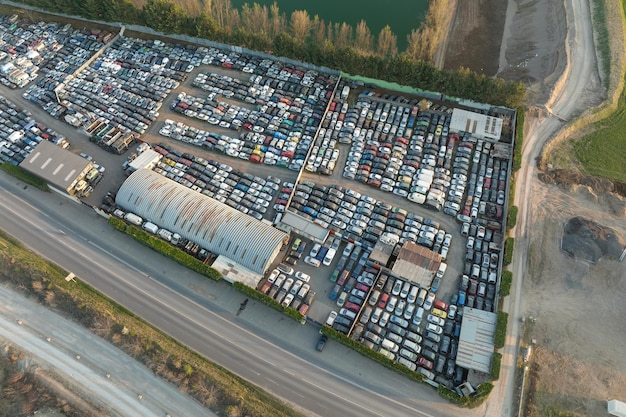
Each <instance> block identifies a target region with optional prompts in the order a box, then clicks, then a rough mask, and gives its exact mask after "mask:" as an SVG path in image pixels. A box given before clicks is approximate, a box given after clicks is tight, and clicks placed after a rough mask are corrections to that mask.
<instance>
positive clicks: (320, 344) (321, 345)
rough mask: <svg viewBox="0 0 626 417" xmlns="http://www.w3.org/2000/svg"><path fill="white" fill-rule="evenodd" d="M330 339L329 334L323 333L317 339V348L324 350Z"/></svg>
mask: <svg viewBox="0 0 626 417" xmlns="http://www.w3.org/2000/svg"><path fill="white" fill-rule="evenodd" d="M327 340H328V336H326V335H325V334H323V335H321V336H320V338H319V340H318V341H317V346H315V350H317V351H318V352H321V351H323V350H324V346H326V341H327Z"/></svg>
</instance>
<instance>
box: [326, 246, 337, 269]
mask: <svg viewBox="0 0 626 417" xmlns="http://www.w3.org/2000/svg"><path fill="white" fill-rule="evenodd" d="M335 253H337V251H336V250H335V249H332V248H331V249H328V252H326V256H325V257H324V262H323V264H324V265H326V266H328V265H330V264H331V263H332V261H333V259H334V258H335Z"/></svg>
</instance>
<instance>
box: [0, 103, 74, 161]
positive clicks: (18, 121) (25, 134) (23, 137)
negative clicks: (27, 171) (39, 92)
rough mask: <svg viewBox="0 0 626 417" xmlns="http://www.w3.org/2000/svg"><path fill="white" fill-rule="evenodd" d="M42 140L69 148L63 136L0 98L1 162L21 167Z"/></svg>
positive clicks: (28, 113) (26, 111) (23, 110)
mask: <svg viewBox="0 0 626 417" xmlns="http://www.w3.org/2000/svg"><path fill="white" fill-rule="evenodd" d="M42 140H48V141H50V142H52V143H54V144H56V145H58V146H61V147H63V148H68V147H69V143H68V142H67V140H66V139H65V137H64V136H63V135H60V134H58V133H57V132H55V131H54V130H52V129H50V128H48V127H46V126H45V125H43V124H42V123H38V122H37V121H36V120H34V119H33V117H32V113H31V112H30V111H29V110H26V109H22V108H20V107H18V106H17V105H16V104H14V103H13V102H11V101H9V100H7V99H6V98H5V97H3V96H0V160H2V161H4V162H8V163H10V164H13V165H19V164H20V163H21V162H22V161H23V160H24V159H26V158H27V157H28V155H29V154H30V153H31V152H32V150H33V149H34V148H35V146H37V144H38V143H39V142H41V141H42Z"/></svg>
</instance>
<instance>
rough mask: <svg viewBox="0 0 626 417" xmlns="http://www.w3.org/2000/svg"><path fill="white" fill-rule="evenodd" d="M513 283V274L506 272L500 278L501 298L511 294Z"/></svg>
mask: <svg viewBox="0 0 626 417" xmlns="http://www.w3.org/2000/svg"><path fill="white" fill-rule="evenodd" d="M512 283H513V272H511V271H507V270H504V271H502V276H501V277H500V296H501V297H506V296H507V295H509V294H511V284H512Z"/></svg>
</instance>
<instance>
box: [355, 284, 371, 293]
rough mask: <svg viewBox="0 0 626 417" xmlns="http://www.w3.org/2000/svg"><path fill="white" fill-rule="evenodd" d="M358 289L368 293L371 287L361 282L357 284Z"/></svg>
mask: <svg viewBox="0 0 626 417" xmlns="http://www.w3.org/2000/svg"><path fill="white" fill-rule="evenodd" d="M356 289H357V290H359V291H363V292H364V293H367V292H368V291H369V290H370V287H368V286H367V285H365V284H361V283H360V282H359V283H358V284H356Z"/></svg>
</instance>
